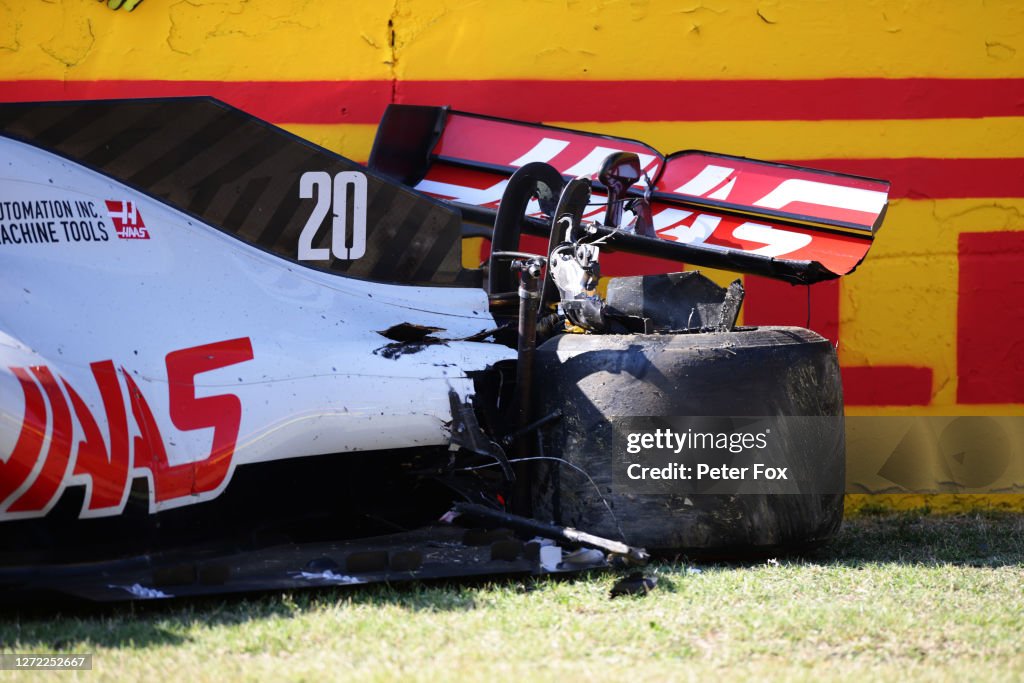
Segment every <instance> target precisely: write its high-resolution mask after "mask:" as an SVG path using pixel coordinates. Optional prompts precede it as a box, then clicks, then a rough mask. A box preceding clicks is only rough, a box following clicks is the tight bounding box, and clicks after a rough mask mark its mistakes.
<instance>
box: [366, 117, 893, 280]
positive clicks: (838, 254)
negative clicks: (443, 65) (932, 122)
mask: <svg viewBox="0 0 1024 683" xmlns="http://www.w3.org/2000/svg"><path fill="white" fill-rule="evenodd" d="M614 152H632V153H635V154H636V155H637V157H638V158H639V160H640V165H641V168H642V170H643V173H644V177H642V178H641V180H640V181H639V182H638V183H636V185H634V186H633V188H632V189H631V190H630V191H629V193H628V194H629V195H631V196H635V197H640V196H645V195H646V196H647V197H648V198H649V201H650V207H651V216H650V218H651V220H652V222H653V232H650V231H648V232H647V234H646V235H645V234H637V233H636V232H632V231H630V230H629V229H628V228H627V229H626V230H620V231H618V232H616V234H615V235H614V237H613V238H611V239H610V240H609V241H608V242H607V245H608V246H609V248H610V250H616V249H618V250H623V251H630V252H634V253H641V254H647V255H651V256H659V257H663V258H671V259H677V260H681V261H686V262H688V263H691V264H694V265H698V266H707V267H715V268H724V269H728V270H735V271H739V272H745V273H751V274H756V275H766V276H769V277H775V278H779V279H783V280H788V281H790V282H799V283H811V282H817V281H820V280H826V279H831V278H835V277H839V276H841V275H846V274H848V273H850V272H852V271H853V270H854V269H855V268H856V267H857V266H858V265H859V264H860V262H861V261H862V260H863V259H864V257H865V255H866V254H867V252H868V249H869V248H870V247H871V242H872V240H873V239H874V235H875V232H876V231H877V230H878V228H879V227H880V225H881V223H882V220H883V218H884V215H885V210H886V206H887V203H888V193H889V183H888V182H886V181H882V180H874V179H871V178H862V177H858V176H852V175H846V174H841V173H832V172H828V171H819V170H814V169H809V168H803V167H799V166H792V165H788V164H777V163H768V162H763V161H755V160H752V159H745V158H742V157H734V156H727V155H721V154H711V153H708V152H700V151H685V152H677V153H675V154H672V155H669V156H668V157H665V156H663V155H662V154H660V153H659V152H658V151H657V150H655V149H653V148H652V147H650V146H648V145H645V144H643V143H641V142H637V141H635V140H628V139H624V138H614V137H609V136H604V135H598V134H595V133H586V132H581V131H574V130H567V129H563V128H555V127H552V126H543V125H539V124H529V123H522V122H518V121H510V120H507V119H499V118H493V117H487V116H480V115H476V114H468V113H464V112H457V111H451V110H448V109H447V108H444V107H421V106H411V105H390V106H389V108H388V110H387V112H386V113H385V115H384V118H383V120H382V121H381V124H380V127H379V129H378V131H377V138H376V140H375V141H374V147H373V151H372V153H371V155H370V161H369V165H370V168H371V169H373V170H375V171H377V172H379V173H382V174H384V175H387V176H389V177H391V178H393V179H395V180H397V181H399V182H402V183H404V184H406V185H409V186H411V187H414V188H415V189H417V190H419V191H421V192H424V193H426V194H429V195H431V196H433V197H436V198H438V199H442V200H445V201H447V202H449V203H451V204H453V205H455V206H456V207H458V208H460V209H461V210H462V212H463V214H464V216H465V217H466V218H467V219H468V220H470V221H474V222H478V223H481V224H485V225H492V224H493V221H494V217H495V215H496V212H497V207H498V204H499V202H500V200H501V197H502V194H503V192H504V190H505V187H506V185H507V183H508V179H509V177H510V176H511V175H512V174H513V173H514V172H515V171H516V170H518V169H519V168H521V167H523V166H525V165H526V164H528V163H531V162H544V163H547V164H550V165H551V166H552V167H554V168H555V169H556V170H557V171H558V173H560V174H561V175H562V176H563V178H565V179H566V180H568V179H572V178H575V177H579V176H585V177H589V178H590V179H591V186H592V189H593V196H592V200H591V201H592V202H593V205H592V206H591V207H589V209H588V211H587V213H585V214H584V219H586V220H597V221H599V220H600V218H601V217H602V216H603V215H604V213H605V206H604V205H603V202H606V201H607V194H606V190H607V188H604V187H603V186H602V185H601V183H600V182H599V181H598V180H597V179H596V176H597V172H598V170H599V169H600V167H601V165H602V163H603V162H604V160H605V158H606V157H607V156H608V155H609V154H612V153H614ZM527 216H528V217H532V218H534V219H538V220H530V218H528V219H527V221H526V224H525V225H524V228H526V229H528V230H530V229H531V228H532V230H533V231H535V232H541V233H544V234H546V231H547V225H546V223H545V222H543V221H541V220H539V219H540V218H542V217H544V218H546V215H545V213H544V211H543V210H542V208H541V206H540V205H539V204H538V203H537V202H536V201H534V202H532V203H531V204H530V205H529V206H528V207H527ZM598 231H599V232H600V231H605V232H614V231H610V230H606V229H603V228H601V227H600V226H599V227H598Z"/></svg>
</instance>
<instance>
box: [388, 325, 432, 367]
mask: <svg viewBox="0 0 1024 683" xmlns="http://www.w3.org/2000/svg"><path fill="white" fill-rule="evenodd" d="M443 331H444V328H443V327H430V326H428V325H414V324H413V323H399V324H397V325H392V326H391V327H389V328H388V329H386V330H377V334H379V335H381V336H384V337H387V338H388V339H393V340H394V341H393V342H391V343H390V344H385V345H384V346H381V347H379V348H376V349H374V350H373V353H374V354H375V355H378V356H381V357H382V358H387V359H389V360H397V359H398V358H401V357H402V356H404V355H406V354H411V353H419V352H420V351H422V350H423V349H425V348H427V347H428V346H433V345H435V344H444V343H445V342H446V341H447V340H445V339H441V338H439V337H435V336H433V333H434V332H443Z"/></svg>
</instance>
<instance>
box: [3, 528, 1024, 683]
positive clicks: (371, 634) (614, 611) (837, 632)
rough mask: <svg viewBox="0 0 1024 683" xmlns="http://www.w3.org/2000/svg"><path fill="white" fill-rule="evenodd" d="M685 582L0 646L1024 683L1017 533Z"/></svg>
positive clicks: (330, 673)
mask: <svg viewBox="0 0 1024 683" xmlns="http://www.w3.org/2000/svg"><path fill="white" fill-rule="evenodd" d="M698 566H699V568H700V573H692V572H691V569H690V568H691V567H693V565H688V564H677V565H659V566H656V567H653V568H652V571H654V572H655V573H657V575H658V576H659V579H660V581H659V585H658V587H657V589H656V590H655V591H654V592H652V593H651V594H650V595H648V596H647V597H644V598H617V599H614V600H613V599H609V597H608V590H609V588H610V587H611V585H612V583H613V582H614V581H615V579H616V576H615V575H613V574H602V575H596V576H591V577H587V578H577V579H574V580H569V581H549V580H541V581H536V582H523V581H506V582H497V583H487V584H478V585H457V584H447V585H436V584H435V585H402V586H395V587H387V586H380V587H364V588H354V589H333V590H320V591H300V592H293V593H286V594H283V595H282V594H274V595H266V596H263V597H259V598H255V599H253V598H250V599H240V598H235V599H220V600H216V601H195V602H177V603H170V604H160V605H157V604H154V603H146V604H144V605H141V604H140V605H134V606H132V605H126V606H119V607H116V608H104V609H99V610H93V611H91V612H78V613H75V614H70V615H54V616H48V615H39V614H32V615H25V614H23V615H10V614H8V615H3V616H0V643H2V644H3V649H5V650H6V651H16V652H21V653H27V652H93V653H95V658H94V670H93V671H91V672H69V673H59V674H57V673H50V672H47V673H45V674H38V676H40V677H41V676H45V677H46V678H47V679H59V680H68V679H76V678H77V679H78V680H89V681H102V680H115V679H117V680H120V679H130V680H160V679H166V678H169V677H173V679H174V680H179V679H186V680H189V681H192V682H199V681H220V680H224V679H247V680H280V679H290V680H321V679H325V678H327V679H346V680H348V679H356V680H393V679H396V678H397V679H403V680H420V681H431V682H434V681H444V680H453V679H457V680H480V681H495V680H509V679H525V680H538V679H539V680H552V681H559V682H560V683H569V682H570V681H571V682H575V681H589V680H595V679H596V680H616V681H618V680H627V679H630V680H631V679H646V680H658V681H660V680H702V681H707V680H709V677H719V680H722V681H726V680H727V681H732V680H734V679H735V678H741V679H761V678H765V677H772V678H783V679H787V680H808V681H812V680H814V681H817V680H822V679H827V680H851V681H858V682H859V683H861V682H863V681H875V680H893V681H896V680H899V681H902V680H905V679H907V678H911V679H915V680H950V681H952V680H972V681H975V680H993V681H996V680H998V681H1005V680H1013V679H1024V517H1022V516H998V515H991V516H981V515H971V516H957V517H931V516H924V515H912V514H904V515H872V516H862V517H859V518H857V519H854V520H849V521H847V522H846V524H845V525H844V529H843V531H842V533H841V534H840V536H839V537H838V538H837V539H836V541H835V542H833V543H832V544H830V545H829V546H827V547H825V548H823V549H821V550H819V551H817V552H816V553H815V554H814V555H813V556H810V557H804V558H801V559H780V560H779V561H778V563H776V562H774V561H770V562H759V563H756V564H749V565H728V566H727V565H698ZM4 675H6V676H7V677H8V678H9V679H13V678H15V677H17V678H23V677H24V675H23V674H21V673H17V674H15V673H12V672H3V673H0V677H3V676H4ZM711 680H712V681H714V679H711Z"/></svg>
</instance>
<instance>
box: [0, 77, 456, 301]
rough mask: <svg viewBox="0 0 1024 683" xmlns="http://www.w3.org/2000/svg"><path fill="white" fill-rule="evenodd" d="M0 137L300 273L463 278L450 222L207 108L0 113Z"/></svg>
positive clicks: (411, 194) (149, 104)
mask: <svg viewBox="0 0 1024 683" xmlns="http://www.w3.org/2000/svg"><path fill="white" fill-rule="evenodd" d="M0 134H3V135H6V136H9V137H12V138H15V139H19V140H22V141H25V142H28V143H30V144H33V145H35V146H38V147H40V148H43V149H45V150H48V151H51V152H54V153H56V154H59V155H61V156H64V157H66V158H68V159H70V160H72V161H75V162H77V163H80V164H82V165H84V166H86V167H89V168H92V169H94V170H97V171H99V172H101V173H103V174H105V175H107V176H110V177H111V178H113V179H115V180H117V181H119V182H122V183H124V184H126V185H128V186H130V187H133V188H135V189H137V190H139V191H141V192H144V193H146V194H149V195H151V196H153V197H156V198H158V199H161V200H163V201H164V202H166V203H168V204H170V205H171V206H173V207H174V208H177V209H179V210H182V211H184V212H186V213H188V214H191V215H192V216H195V217H196V218H198V219H200V220H202V221H203V222H205V223H208V224H210V225H213V226H215V227H217V228H219V229H220V230H223V231H224V232H227V233H229V234H232V235H235V236H237V237H238V238H239V239H242V240H244V241H246V242H249V243H251V244H253V245H256V246H258V247H260V248H263V249H265V250H268V251H270V252H272V253H275V254H277V255H280V256H282V257H284V258H287V259H291V260H294V261H298V262H300V263H302V264H303V265H306V266H310V267H313V268H317V269H320V270H326V271H330V272H334V273H339V274H344V275H348V276H352V277H359V278H364V279H370V280H376V281H380V282H389V283H396V284H418V285H455V284H459V283H461V282H464V281H465V280H466V277H467V274H466V273H465V272H464V271H463V269H462V259H461V240H460V229H461V217H460V215H459V213H458V212H457V211H455V210H453V209H451V208H449V207H447V206H445V205H443V204H441V203H440V202H437V201H434V200H432V199H429V198H427V197H425V196H424V195H422V194H420V193H418V192H416V191H413V190H411V189H409V188H407V187H404V186H402V185H401V184H399V183H396V182H393V181H391V180H389V179H387V178H385V177H383V176H381V175H379V174H376V173H374V172H372V171H370V170H368V169H367V168H365V167H364V166H361V165H359V164H357V163H355V162H353V161H351V160H349V159H346V158H344V157H342V156H340V155H338V154H334V153H332V152H330V151H328V150H326V149H323V148H321V147H318V146H316V145H314V144H311V143H309V142H307V141H305V140H302V139H301V138H298V137H296V136H294V135H292V134H290V133H288V132H287V131H284V130H282V129H280V128H277V127H275V126H272V125H270V124H268V123H266V122H265V121H261V120H260V119H257V118H255V117H253V116H251V115H249V114H246V113H245V112H242V111H240V110H238V109H235V108H233V107H230V106H228V105H226V104H224V103H223V102H220V101H218V100H215V99H212V98H205V97H204V98H169V99H151V100H104V101H86V102H59V103H58V102H44V103H20V104H0Z"/></svg>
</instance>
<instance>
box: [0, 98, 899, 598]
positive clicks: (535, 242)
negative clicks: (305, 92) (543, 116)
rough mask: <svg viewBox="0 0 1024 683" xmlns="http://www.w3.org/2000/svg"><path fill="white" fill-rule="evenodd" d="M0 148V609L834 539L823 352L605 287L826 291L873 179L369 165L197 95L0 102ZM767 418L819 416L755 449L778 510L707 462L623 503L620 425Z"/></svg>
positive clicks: (500, 161) (616, 163)
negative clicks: (474, 247) (483, 250)
mask: <svg viewBox="0 0 1024 683" xmlns="http://www.w3.org/2000/svg"><path fill="white" fill-rule="evenodd" d="M0 150H2V152H0V292H2V300H3V309H2V312H0V539H2V540H0V592H2V593H3V595H4V596H5V597H7V598H10V597H11V596H12V595H15V596H20V597H22V598H24V597H25V596H42V595H59V596H65V597H67V596H73V597H82V598H88V599H99V600H106V599H128V598H132V597H142V598H144V597H163V596H172V595H189V594H203V593H214V592H226V591H244V590H253V589H269V588H282V587H294V586H304V585H314V586H315V585H330V584H339V583H363V582H369V581H379V580H396V579H406V578H430V577H458V576H471V575H485V574H510V573H517V572H518V573H538V572H547V571H551V572H557V571H569V570H573V569H579V568H586V567H593V566H606V565H607V564H608V563H609V562H612V561H615V560H616V558H618V559H623V560H624V561H627V562H642V561H643V560H644V559H645V558H646V557H647V553H662V554H667V555H670V556H672V555H678V554H682V553H686V554H691V555H698V554H709V555H736V554H743V553H755V552H776V551H778V550H785V549H794V548H800V547H805V546H809V545H814V544H816V543H820V542H821V541H823V540H826V539H828V538H829V537H830V536H831V535H832V534H834V533H835V531H836V530H837V529H838V526H839V524H840V522H841V517H842V490H843V476H844V452H845V451H844V446H843V428H842V420H841V415H842V393H841V384H840V377H839V368H838V365H837V361H836V354H835V350H834V349H833V348H832V346H831V345H830V343H829V342H828V341H827V340H825V339H823V338H822V337H820V336H818V335H817V334H815V333H813V332H810V331H808V330H804V329H798V328H781V327H759V328H752V327H737V325H736V321H737V316H738V314H739V310H740V306H741V303H742V300H743V289H742V287H741V285H740V283H739V282H738V281H737V282H735V283H734V284H733V285H731V286H730V287H729V288H727V289H723V288H720V287H719V286H718V285H716V284H714V283H713V282H712V281H711V280H709V279H707V278H705V277H704V276H702V275H700V274H699V273H697V272H695V271H690V272H674V273H661V274H654V275H650V274H642V275H632V276H625V277H615V278H604V279H602V277H601V272H600V264H601V262H602V259H604V260H605V261H606V262H607V260H608V259H614V258H618V256H617V254H621V253H627V254H638V255H641V256H643V255H646V256H653V257H660V258H662V259H672V260H674V261H677V262H679V263H680V267H679V268H677V269H676V270H678V271H682V270H683V267H682V263H684V262H685V263H687V264H690V265H695V266H705V267H714V268H722V269H729V270H734V271H737V272H744V273H751V274H758V275H764V276H769V277H775V278H779V279H782V280H786V281H789V282H792V283H813V282H817V281H821V280H825V279H829V278H835V277H838V276H841V275H844V274H846V273H849V272H851V271H852V270H853V269H854V268H855V267H856V266H857V264H858V263H859V262H860V261H861V260H862V259H863V257H864V255H865V254H866V252H867V250H868V248H869V246H870V245H871V241H872V239H873V236H874V233H875V231H876V230H877V228H878V227H879V225H880V223H881V220H882V217H883V215H884V210H885V207H886V201H887V192H888V185H887V183H885V182H882V181H877V180H871V179H866V178H859V177H853V176H846V175H839V174H835V173H825V172H821V171H815V170H810V169H804V168H797V167H793V166H787V165H782V164H770V163H764V162H757V161H751V160H748V159H743V158H737V157H730V156H722V155H715V154H709V153H704V152H692V151H691V152H680V153H677V154H673V155H671V156H667V157H665V156H662V155H661V154H659V153H658V152H657V151H655V150H654V149H652V148H650V147H648V146H646V145H644V144H641V143H639V142H634V141H630V140H624V139H616V138H609V137H605V136H600V135H595V134H590V133H582V132H576V131H570V130H564V129H558V128H552V127H546V126H540V125H532V124H524V123H519V122H514V121H508V120H501V119H495V118H489V117H483V116H477V115H472V114H466V113H461V112H456V111H451V110H448V109H446V108H437V107H418V106H399V105H393V106H391V107H390V108H389V109H388V111H387V113H386V115H385V117H384V119H383V121H382V122H381V125H380V128H379V130H378V134H377V138H376V141H375V143H374V148H373V152H372V154H371V158H370V160H369V163H368V165H366V166H363V165H360V164H357V163H354V162H352V161H349V160H347V159H345V158H343V157H340V156H338V155H337V154H334V153H331V152H329V151H327V150H325V149H322V148H320V147H317V146H315V145H313V144H310V143H308V142H306V141H304V140H301V139H299V138H297V137H295V136H293V135H291V134H289V133H287V132H285V131H283V130H281V129H278V128H276V127H274V126H271V125H269V124H267V123H265V122H263V121H260V120H258V119H256V118H254V117H252V116H250V115H247V114H245V113H244V112H242V111H239V110H237V109H234V108H232V107H230V106H227V105H225V104H223V103H221V102H218V101H216V100H212V99H208V98H184V99H156V100H132V101H92V102H69V103H32V104H5V105H0ZM473 237H477V238H478V237H484V238H486V239H487V240H489V241H490V251H489V257H488V258H487V259H486V262H485V263H483V264H481V267H479V268H467V267H465V266H464V265H463V257H462V243H463V240H464V239H466V238H473ZM472 265H475V264H472ZM780 416H796V417H805V418H814V419H815V421H814V422H813V425H812V427H810V428H809V431H808V429H803V430H802V431H801V430H797V429H791V430H789V431H786V429H788V428H784V429H783V430H782V431H783V432H784V433H781V434H779V433H778V432H776V433H775V434H773V435H772V436H771V438H770V439H769V438H768V437H766V435H767V434H768V432H769V431H770V429H767V428H766V429H763V430H761V431H759V432H758V433H757V435H756V436H757V438H758V439H761V440H764V441H767V440H771V441H773V442H774V443H776V444H778V446H779V448H778V452H779V453H780V454H781V457H784V458H786V460H785V462H786V463H788V464H787V467H785V468H778V469H777V470H776V471H778V472H782V473H783V474H782V475H781V477H780V478H783V479H786V476H785V474H784V471H785V470H786V469H787V468H788V470H789V472H790V473H791V474H792V476H790V477H789V478H788V479H787V483H786V485H785V486H783V487H782V488H777V489H770V490H768V489H765V490H761V489H758V490H742V489H736V490H731V489H726V488H723V487H722V484H723V483H724V482H723V479H728V478H729V477H730V475H729V472H731V471H733V470H735V471H736V472H739V470H740V469H741V468H740V467H738V466H737V467H735V468H729V467H726V465H729V463H728V462H726V463H724V464H723V465H722V467H723V468H724V469H720V470H715V473H716V474H714V475H712V474H708V473H709V471H710V468H709V467H704V473H705V474H707V475H708V476H707V477H704V478H703V480H702V481H697V482H689V483H688V484H687V486H690V488H686V487H681V486H675V485H674V484H673V485H672V486H668V487H662V488H660V489H657V490H647V489H642V488H641V489H634V488H631V486H632V484H633V483H635V482H634V480H635V479H637V478H638V476H634V475H637V473H640V475H639V478H640V479H644V478H645V477H646V476H647V475H648V474H651V473H652V472H653V471H654V470H659V468H658V467H646V468H645V467H643V466H642V463H639V462H627V463H624V464H623V470H624V471H623V472H620V471H619V469H620V468H619V467H618V465H617V464H616V463H618V462H619V461H620V460H621V458H619V455H617V454H616V453H618V451H619V450H622V449H618V447H617V446H616V444H617V443H618V441H617V440H618V439H620V437H621V435H620V434H619V433H618V432H619V431H621V430H620V426H621V425H620V424H619V423H617V422H616V420H621V419H625V418H638V417H639V418H643V419H647V420H651V419H653V420H654V422H653V423H650V424H653V425H654V426H655V427H657V426H658V425H659V424H660V425H665V424H674V423H672V422H671V421H672V420H673V419H682V418H686V419H691V418H692V419H697V420H698V421H700V420H704V422H699V424H700V425H704V426H705V427H706V426H707V425H708V424H710V423H709V422H707V421H708V420H710V421H711V423H713V425H715V427H714V430H717V431H718V432H720V433H722V434H725V433H726V432H727V431H729V429H732V430H735V429H736V428H737V425H740V426H742V425H741V423H740V422H737V420H738V419H740V420H741V421H742V420H743V419H745V420H748V422H743V423H742V424H753V422H749V421H751V420H757V419H770V418H777V417H780ZM662 418H664V421H662V422H658V420H659V419H662ZM723 421H724V422H723ZM727 423H728V424H727ZM687 424H690V425H691V426H692V424H695V423H687ZM723 425H725V426H723ZM727 428H728V429H727ZM687 430H688V431H690V432H693V429H692V428H687ZM714 430H713V431H714ZM748 431H749V430H748ZM699 432H700V430H698V432H696V433H699ZM659 433H660V431H659V430H658V429H655V430H654V431H653V432H650V433H648V435H647V436H652V435H654V436H657V435H658V434H659ZM677 436H678V435H677ZM746 436H751V435H750V434H746V435H744V438H746ZM626 438H627V439H632V437H631V436H629V435H626ZM695 438H696V437H695ZM645 439H646V441H650V439H647V438H646V437H644V439H640V440H637V443H640V441H644V442H645V443H646V441H645ZM633 443H634V442H633V441H632V440H630V441H629V445H630V446H632V445H633ZM652 443H653V442H652ZM754 443H755V441H751V442H750V443H747V442H743V447H744V448H748V447H754V446H751V444H754ZM629 452H630V453H632V452H633V449H631V448H630V449H629ZM677 452H678V449H677ZM732 454H733V455H735V457H736V458H739V457H740V455H736V453H735V451H732ZM613 456H614V457H613ZM728 457H732V456H728ZM737 463H739V460H738V459H737V460H735V462H733V464H737ZM670 465H671V463H670ZM671 466H672V467H676V469H675V470H672V471H673V472H675V473H677V474H679V473H682V474H680V476H679V479H686V476H684V475H685V467H683V468H682V469H680V467H682V466H677V465H671ZM660 469H664V468H660ZM742 469H745V468H742ZM626 470H628V474H626V473H624V472H625V471H626ZM651 476H652V477H656V476H657V475H655V474H651ZM673 476H674V475H673ZM812 479H813V480H814V481H815V482H816V484H815V485H814V486H811V485H809V484H808V483H807V482H810V481H811V480H812ZM661 483H663V484H664V483H665V482H661ZM676 483H679V482H676ZM787 486H788V488H787ZM453 520H454V523H450V522H452V521H453ZM577 530H579V531H577ZM534 537H537V538H538V539H540V540H536V541H532V542H530V539H532V538H534ZM552 547H554V548H556V549H557V551H553V550H551V548H552ZM575 548H583V549H585V550H584V551H583V552H582V553H574V552H573V550H574V549H575ZM586 549H589V550H586ZM595 549H596V550H597V551H599V552H596V553H595V552H594V550H595ZM643 549H646V550H643ZM563 552H564V554H563ZM559 555H562V556H561V561H559Z"/></svg>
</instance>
